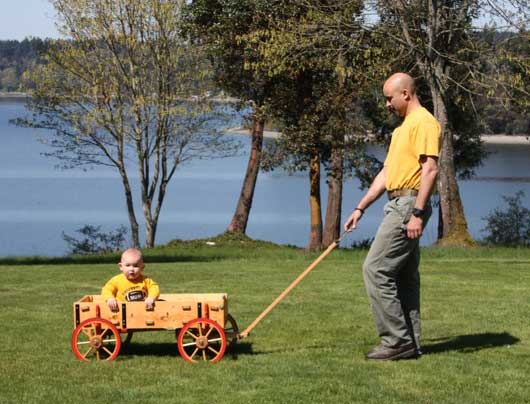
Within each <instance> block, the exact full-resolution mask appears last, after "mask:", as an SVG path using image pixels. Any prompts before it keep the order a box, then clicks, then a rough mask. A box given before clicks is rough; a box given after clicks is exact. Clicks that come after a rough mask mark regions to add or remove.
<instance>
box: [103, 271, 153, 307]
mask: <svg viewBox="0 0 530 404" xmlns="http://www.w3.org/2000/svg"><path fill="white" fill-rule="evenodd" d="M159 295H160V289H159V287H158V284H157V283H156V282H155V281H154V280H152V279H151V278H147V277H145V276H143V275H142V276H141V277H140V279H139V280H138V281H136V282H131V281H130V280H128V279H127V277H126V276H125V275H124V274H119V275H116V276H114V277H112V278H111V279H110V280H109V281H108V282H107V283H106V284H105V286H103V289H101V296H102V297H103V299H104V300H107V299H110V298H112V297H115V298H116V299H117V300H118V301H120V302H134V301H139V300H145V298H147V297H152V298H154V299H157V298H158V296H159Z"/></svg>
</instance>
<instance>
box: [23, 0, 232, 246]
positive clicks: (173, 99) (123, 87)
mask: <svg viewBox="0 0 530 404" xmlns="http://www.w3.org/2000/svg"><path fill="white" fill-rule="evenodd" d="M53 5H54V7H55V9H56V11H57V13H58V15H59V18H60V27H59V28H60V30H61V32H62V34H63V35H65V36H67V37H68V36H69V37H70V39H68V40H61V41H57V42H54V43H53V44H51V45H50V46H49V47H48V48H47V49H46V53H45V57H46V64H45V65H43V66H40V67H38V68H37V69H36V70H35V71H34V72H33V74H32V75H31V81H32V83H33V85H34V86H35V90H34V92H33V98H32V99H31V100H30V101H29V104H28V108H29V109H30V110H31V111H33V116H32V117H31V118H29V119H26V120H20V121H19V123H20V124H26V125H29V126H32V127H40V128H48V129H52V130H53V131H54V132H53V134H52V140H51V141H50V142H49V144H50V146H51V147H52V148H53V151H52V152H50V153H48V155H50V156H53V157H56V158H59V159H60V160H61V161H62V162H63V167H65V168H71V167H75V166H81V167H84V166H90V165H106V166H111V167H113V168H115V169H116V170H117V171H118V172H119V175H120V178H121V182H122V184H123V189H124V194H125V200H126V205H127V211H128V215H129V222H130V227H131V236H132V239H133V243H134V245H135V246H139V245H140V238H139V230H138V229H139V226H138V222H137V219H136V213H135V207H134V203H133V194H132V187H131V175H132V172H131V170H133V169H134V170H136V171H137V173H138V176H139V182H140V189H141V190H140V196H141V205H142V212H143V216H144V219H145V226H146V245H147V247H152V246H153V245H154V242H155V234H156V229H157V225H158V219H159V215H160V212H161V208H162V204H163V201H164V197H165V195H166V192H167V186H168V184H169V182H170V180H171V179H172V177H173V175H174V173H175V171H176V169H177V167H178V166H179V164H181V163H183V162H185V161H187V160H190V159H192V158H207V157H212V156H220V155H221V156H222V155H226V154H227V153H229V152H230V151H231V148H232V146H231V145H230V144H228V143H227V142H226V141H224V140H223V139H222V138H221V135H222V134H221V133H220V132H219V131H218V130H217V127H219V126H221V124H222V120H221V116H220V114H219V113H217V112H216V111H215V110H214V109H213V107H212V105H211V104H210V103H209V102H207V98H206V97H204V96H203V95H204V93H205V92H206V91H207V90H208V89H209V87H208V83H209V81H208V76H207V74H208V69H207V65H206V63H205V59H204V57H203V54H202V53H201V49H200V48H199V47H197V46H194V44H193V43H192V42H191V41H189V39H188V38H186V37H185V36H184V35H183V34H182V31H181V28H180V24H181V16H182V15H181V11H182V6H183V1H182V0H167V1H160V0H115V1H106V0H90V1H89V0H54V1H53Z"/></svg>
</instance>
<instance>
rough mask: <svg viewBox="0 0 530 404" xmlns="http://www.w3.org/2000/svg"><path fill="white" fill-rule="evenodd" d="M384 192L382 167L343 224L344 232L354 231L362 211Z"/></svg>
mask: <svg viewBox="0 0 530 404" xmlns="http://www.w3.org/2000/svg"><path fill="white" fill-rule="evenodd" d="M385 190H386V167H383V168H382V169H381V171H379V174H377V175H376V177H375V178H374V180H373V181H372V184H371V185H370V188H368V191H367V192H366V194H365V195H364V197H363V198H362V199H361V201H360V202H359V203H358V204H357V207H356V208H355V210H354V211H353V212H352V214H351V215H350V217H349V218H348V219H347V220H346V222H345V223H344V231H351V229H355V228H356V227H357V222H358V221H359V220H360V219H361V216H362V215H363V213H364V210H366V209H368V207H369V206H370V205H371V204H372V203H373V202H374V201H376V200H377V199H379V197H380V196H381V194H383V192H385Z"/></svg>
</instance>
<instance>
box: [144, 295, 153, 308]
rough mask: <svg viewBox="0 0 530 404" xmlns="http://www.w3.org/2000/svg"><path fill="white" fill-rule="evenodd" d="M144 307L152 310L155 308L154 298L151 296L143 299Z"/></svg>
mask: <svg viewBox="0 0 530 404" xmlns="http://www.w3.org/2000/svg"><path fill="white" fill-rule="evenodd" d="M145 308H146V310H153V309H154V308H155V299H153V298H152V297H148V298H147V299H145Z"/></svg>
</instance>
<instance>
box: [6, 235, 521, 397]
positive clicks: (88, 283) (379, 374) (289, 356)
mask: <svg viewBox="0 0 530 404" xmlns="http://www.w3.org/2000/svg"><path fill="white" fill-rule="evenodd" d="M422 254H423V255H422V266H421V273H422V305H423V306H422V316H423V347H424V355H423V356H422V357H421V358H420V359H418V360H409V361H399V362H381V363H372V362H367V361H366V360H365V359H364V353H365V352H366V351H367V350H369V349H370V348H371V347H372V346H373V345H374V344H376V343H377V342H378V339H377V336H376V334H375V331H374V327H373V324H372V320H371V314H370V309H369V305H368V301H367V298H366V294H365V291H364V287H363V282H362V275H361V264H362V260H363V258H364V255H365V252H363V251H352V250H336V251H333V252H332V253H331V254H330V255H329V256H328V257H327V258H326V259H325V260H324V261H323V262H322V263H321V264H320V265H319V266H318V267H317V268H316V269H315V270H314V271H313V272H312V273H311V274H310V275H309V276H308V277H307V278H306V279H304V281H303V282H302V283H301V284H300V285H299V286H298V287H297V288H295V289H294V290H293V292H291V294H290V295H289V296H288V297H287V298H286V299H285V300H284V301H282V303H281V304H280V305H279V306H277V307H276V309H274V310H273V311H272V312H271V313H270V314H269V315H268V316H267V317H266V318H265V319H264V320H263V321H262V322H261V323H260V324H259V325H258V326H257V327H256V328H255V329H254V331H253V332H252V334H251V335H250V336H249V337H248V338H247V339H244V340H242V341H240V343H239V344H238V346H237V348H236V349H235V352H233V353H232V354H230V353H227V354H225V356H224V357H223V359H222V360H221V361H220V362H219V363H216V364H209V363H198V364H189V363H187V362H185V361H184V360H183V359H182V358H181V357H180V356H179V355H178V350H177V344H176V340H175V335H174V333H172V332H170V331H152V332H145V333H136V334H135V336H134V338H133V341H132V343H131V344H130V345H129V346H127V347H123V348H122V351H121V353H120V355H119V356H118V358H117V359H116V360H115V361H113V362H89V363H82V362H80V361H78V360H77V359H76V358H75V357H74V355H73V353H72V351H71V348H70V338H71V334H72V331H73V325H72V303H73V302H74V301H75V300H77V299H79V298H80V297H81V296H83V295H85V294H99V292H100V288H101V286H102V285H103V284H104V282H105V281H106V280H107V279H108V278H110V277H111V276H112V275H114V274H115V273H117V272H116V271H117V269H116V265H115V263H116V261H117V258H116V257H99V258H87V259H78V260H61V259H19V260H7V259H4V260H3V261H0V274H1V277H2V284H1V285H0V289H1V294H0V296H1V299H0V305H1V310H0V321H1V324H2V325H3V330H2V332H1V334H0V335H1V336H2V342H1V344H0V353H1V355H0V358H1V361H0V378H1V380H2V383H0V402H1V403H49V404H54V403H63V402H64V403H83V404H86V403H195V404H197V403H385V404H390V403H528V402H530V387H529V382H528V377H529V375H530V310H529V305H528V302H529V297H530V249H486V248H477V249H466V250H458V249H435V248H428V249H424V250H423V252H422ZM316 256H317V255H316V254H308V253H305V252H304V251H302V250H298V249H294V248H288V247H277V246H273V245H270V244H266V243H254V242H246V243H241V242H234V241H232V242H218V244H217V245H215V246H208V245H206V244H205V243H202V242H193V243H179V244H176V245H174V246H173V247H166V248H159V249H156V250H153V251H150V252H149V253H148V254H147V257H146V261H147V269H146V274H149V275H151V276H152V277H153V278H154V279H156V280H157V281H158V282H159V283H160V285H161V289H162V292H163V293H193V292H197V293H199V292H207V293H214V292H226V293H228V296H229V302H230V304H229V306H230V313H231V314H232V315H233V316H234V317H235V319H236V320H237V322H238V323H239V326H240V329H243V328H245V327H246V326H247V325H248V324H250V322H251V321H252V320H253V319H254V318H255V317H256V316H257V315H258V314H259V313H260V312H261V311H262V310H263V309H264V308H265V307H266V306H267V305H268V304H269V303H270V302H272V301H273V299H274V298H275V297H276V296H277V295H278V294H279V293H280V292H281V291H282V290H283V289H284V288H285V287H286V286H287V285H288V284H289V283H290V282H291V281H292V280H293V279H294V278H295V277H296V276H298V275H299V274H300V273H301V272H302V271H303V270H304V269H305V268H306V267H307V265H309V264H310V263H311V262H312V261H313V259H314V258H316Z"/></svg>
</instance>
